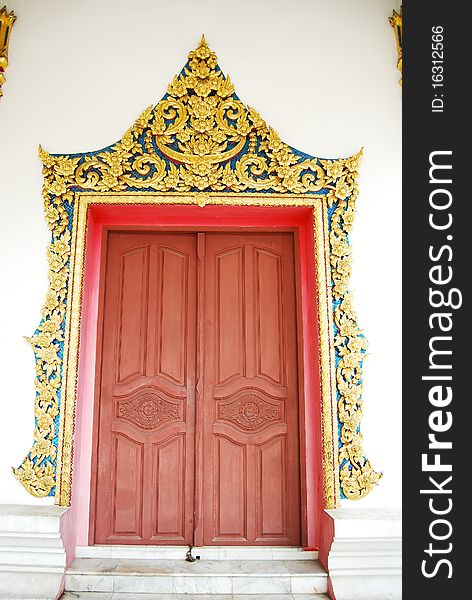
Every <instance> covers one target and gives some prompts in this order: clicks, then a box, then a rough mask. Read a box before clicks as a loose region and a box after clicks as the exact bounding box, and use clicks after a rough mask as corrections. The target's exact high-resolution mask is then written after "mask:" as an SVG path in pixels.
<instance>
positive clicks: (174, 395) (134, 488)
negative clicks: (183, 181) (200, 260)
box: [95, 232, 196, 544]
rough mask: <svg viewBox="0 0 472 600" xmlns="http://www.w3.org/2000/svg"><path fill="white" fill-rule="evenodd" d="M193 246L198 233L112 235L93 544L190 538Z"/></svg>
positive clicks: (170, 541)
mask: <svg viewBox="0 0 472 600" xmlns="http://www.w3.org/2000/svg"><path fill="white" fill-rule="evenodd" d="M195 255H196V252H195V236H194V235H192V234H189V235H181V234H172V235H163V234H155V233H119V232H115V233H110V234H109V239H108V249H107V264H106V276H105V298H104V311H103V314H104V327H103V340H102V356H101V386H100V402H99V431H98V466H97V478H96V480H97V488H96V495H97V497H96V509H95V543H101V544H104V543H108V544H113V543H114V544H126V543H132V544H152V543H154V544H162V543H166V544H190V543H192V540H193V500H194V423H195V414H194V405H195V318H196V311H195V284H196V276H195Z"/></svg>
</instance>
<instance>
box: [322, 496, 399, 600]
mask: <svg viewBox="0 0 472 600" xmlns="http://www.w3.org/2000/svg"><path fill="white" fill-rule="evenodd" d="M401 527H402V526H401V512H400V511H396V510H389V509H345V508H340V509H337V510H327V511H325V515H324V517H323V524H322V530H323V538H324V539H323V543H322V547H321V548H320V560H321V562H322V563H323V566H324V567H325V568H326V570H327V571H328V575H329V580H330V584H329V585H330V590H329V593H330V598H332V599H333V600H400V599H401V597H402V584H401V581H402V580H401V558H402V550H401V541H402V537H401V536H402V528H401Z"/></svg>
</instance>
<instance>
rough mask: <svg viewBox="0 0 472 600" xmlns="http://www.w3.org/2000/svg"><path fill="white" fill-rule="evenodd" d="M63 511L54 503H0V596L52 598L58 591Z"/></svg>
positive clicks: (61, 579)
mask: <svg viewBox="0 0 472 600" xmlns="http://www.w3.org/2000/svg"><path fill="white" fill-rule="evenodd" d="M66 512H67V509H65V508H59V507H57V506H22V505H13V504H2V505H0V598H3V599H5V600H7V599H8V600H16V599H22V600H55V598H57V597H58V596H59V595H60V593H61V592H62V588H63V585H64V573H65V568H66V551H65V548H64V544H63V540H62V536H61V521H62V518H63V516H64V515H65V513H66Z"/></svg>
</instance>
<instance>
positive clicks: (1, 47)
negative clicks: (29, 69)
mask: <svg viewBox="0 0 472 600" xmlns="http://www.w3.org/2000/svg"><path fill="white" fill-rule="evenodd" d="M15 21H16V16H15V13H14V12H13V11H11V12H10V13H8V12H7V7H6V6H4V7H3V8H2V9H1V10H0V97H1V96H2V85H3V84H4V83H5V75H4V72H5V69H6V68H7V66H8V44H9V42H10V32H11V28H12V27H13V23H14V22H15Z"/></svg>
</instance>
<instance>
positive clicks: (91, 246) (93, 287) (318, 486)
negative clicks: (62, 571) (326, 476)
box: [76, 200, 324, 549]
mask: <svg viewBox="0 0 472 600" xmlns="http://www.w3.org/2000/svg"><path fill="white" fill-rule="evenodd" d="M119 229H127V230H132V229H139V230H148V231H149V230H165V231H172V230H174V231H185V230H187V231H196V230H200V231H201V230H207V231H225V230H226V231H234V230H236V229H249V230H250V231H251V232H256V231H257V230H259V231H293V232H294V237H295V240H294V241H295V273H296V287H297V290H296V293H297V299H299V301H297V313H298V314H297V330H298V331H297V339H298V346H299V356H298V364H299V392H300V393H299V397H300V407H299V427H300V471H301V473H300V487H301V489H300V492H301V507H300V508H301V510H300V514H301V539H302V546H303V547H304V548H306V549H308V548H309V549H312V548H318V546H319V539H320V538H319V532H320V519H321V515H322V511H323V507H324V497H323V467H322V427H321V415H322V410H321V409H322V406H321V384H320V360H319V345H318V311H317V281H316V271H315V254H314V233H313V211H312V209H311V208H286V207H280V208H268V207H252V206H251V207H250V206H246V207H235V206H205V207H204V208H200V207H198V206H182V205H180V206H177V205H137V204H133V205H125V204H119V200H117V204H113V205H106V204H96V205H94V204H92V205H90V206H89V208H88V215H87V240H86V252H85V270H84V287H83V290H84V292H83V298H84V301H83V303H82V314H81V340H80V349H79V373H78V403H77V417H78V419H79V420H80V418H81V416H82V415H83V414H84V413H86V412H87V411H86V410H85V407H84V403H85V402H93V404H94V407H93V413H94V415H95V417H96V415H97V413H98V411H97V410H96V408H97V396H98V393H97V391H98V390H99V388H100V382H99V381H97V378H98V372H99V370H97V369H96V363H97V349H98V348H99V347H100V345H101V340H100V339H99V338H100V336H101V327H100V326H99V324H101V323H102V322H103V318H102V317H103V315H102V314H101V313H100V310H101V307H102V306H103V302H101V301H100V295H103V291H104V290H103V289H102V288H103V287H104V286H103V285H100V282H101V281H103V277H104V268H105V265H104V262H105V261H104V257H105V256H106V239H107V235H106V232H107V231H108V230H119ZM85 420H86V419H84V421H85ZM77 425H79V424H77ZM90 425H91V424H90ZM85 427H86V425H85ZM76 431H79V434H80V427H77V428H76ZM83 431H84V425H82V432H83ZM97 437H98V436H97V418H93V434H92V438H91V441H92V448H91V453H88V456H89V457H90V458H91V465H89V469H90V470H89V472H90V490H89V491H90V496H88V495H87V493H84V491H83V490H77V494H78V495H79V502H81V504H82V507H79V513H80V512H82V513H83V514H86V513H88V519H87V522H88V524H89V530H88V543H89V544H90V545H92V544H93V543H94V516H95V515H94V513H95V500H96V498H95V491H96V490H95V483H96V464H95V462H96V456H97V447H96V446H97ZM82 443H83V442H82V441H81V444H82ZM85 443H86V442H85ZM76 444H77V442H76ZM81 454H82V453H81ZM90 454H91V456H90ZM85 455H87V453H85ZM83 466H84V465H80V463H79V468H83ZM85 503H86V504H87V505H86V506H85V505H84V504H85ZM79 521H80V519H79ZM82 522H84V519H82ZM79 527H80V523H79ZM81 537H83V536H81Z"/></svg>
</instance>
